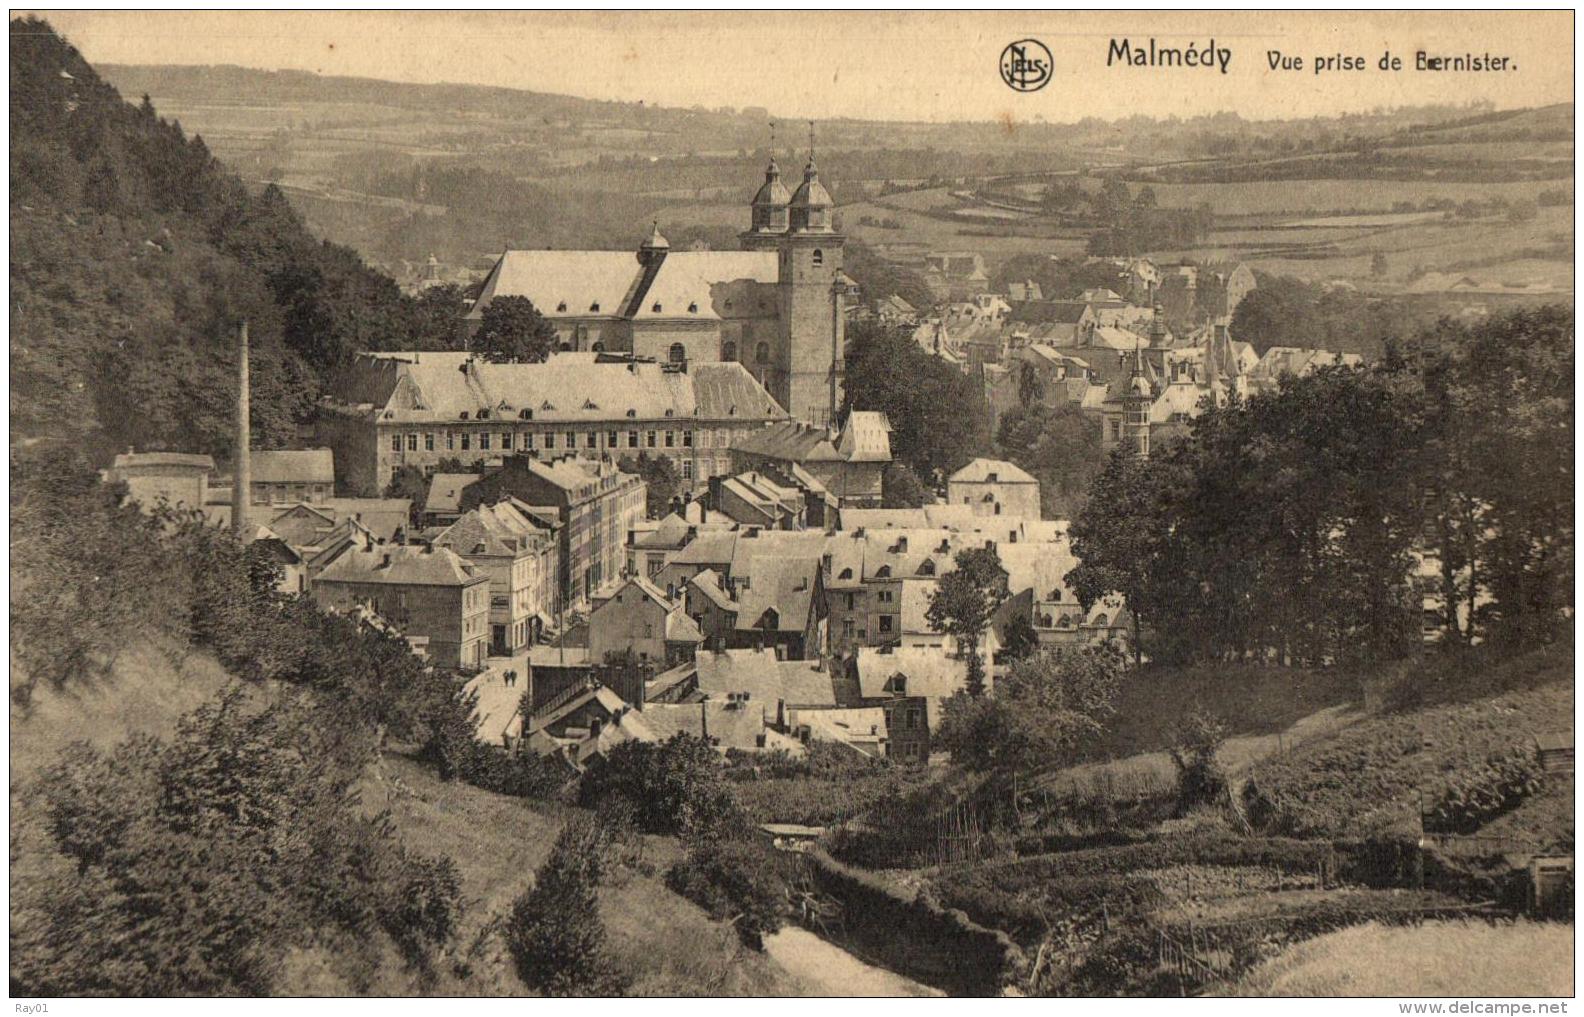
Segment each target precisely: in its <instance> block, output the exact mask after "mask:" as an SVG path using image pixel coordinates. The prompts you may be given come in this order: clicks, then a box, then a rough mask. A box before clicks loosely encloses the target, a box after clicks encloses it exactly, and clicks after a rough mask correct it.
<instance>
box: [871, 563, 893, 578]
mask: <svg viewBox="0 0 1584 1017" xmlns="http://www.w3.org/2000/svg"><path fill="white" fill-rule="evenodd" d="M875 578H876V579H890V578H891V566H889V565H882V566H880V567H879V568H878V569H876V570H875Z"/></svg>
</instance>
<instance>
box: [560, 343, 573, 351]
mask: <svg viewBox="0 0 1584 1017" xmlns="http://www.w3.org/2000/svg"><path fill="white" fill-rule="evenodd" d="M561 352H562V353H571V352H572V344H571V343H562V344H561Z"/></svg>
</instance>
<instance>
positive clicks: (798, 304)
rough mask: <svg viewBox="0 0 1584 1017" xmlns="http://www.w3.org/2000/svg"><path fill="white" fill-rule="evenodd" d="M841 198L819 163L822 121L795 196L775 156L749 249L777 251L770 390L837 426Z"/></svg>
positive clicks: (796, 411)
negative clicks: (834, 196) (835, 198)
mask: <svg viewBox="0 0 1584 1017" xmlns="http://www.w3.org/2000/svg"><path fill="white" fill-rule="evenodd" d="M833 211H834V203H833V202H832V201H831V196H830V192H829V191H827V190H826V189H825V186H824V185H823V184H821V183H820V179H819V168H818V167H817V166H816V165H815V162H814V126H813V124H810V125H809V157H808V164H807V165H806V166H805V167H804V168H803V182H802V183H801V184H799V185H798V189H797V190H796V191H795V192H793V193H792V194H791V195H790V196H788V195H787V192H786V188H785V187H783V186H782V184H781V171H780V168H779V167H778V166H777V165H776V162H775V159H774V157H773V156H772V158H771V160H770V165H769V166H768V167H767V168H766V170H765V182H764V185H763V186H761V187H760V188H759V193H758V194H756V195H755V196H754V200H753V219H752V225H751V227H750V228H749V229H748V230H747V231H746V232H745V233H743V234H742V245H743V247H744V249H746V250H751V251H766V250H773V251H775V252H776V255H777V259H778V261H777V271H776V279H777V282H776V289H777V295H778V301H777V303H778V308H779V312H780V313H779V319H780V320H779V328H778V335H777V339H778V341H777V343H776V348H775V350H774V351H773V352H772V357H771V360H772V367H771V370H770V371H769V372H768V373H767V381H768V387H769V389H770V394H771V395H773V396H774V397H775V398H776V401H777V402H779V403H780V404H781V405H782V406H784V407H785V408H786V410H787V412H789V413H790V414H792V416H793V417H794V418H795V419H797V420H802V421H804V422H806V423H810V424H815V425H819V426H822V427H830V426H834V424H835V420H834V408H835V406H836V405H839V404H840V400H841V371H842V363H843V357H844V355H845V351H844V349H843V345H844V340H845V329H844V327H843V320H842V313H841V293H842V289H843V287H842V286H841V282H842V280H844V279H845V276H843V275H842V272H841V267H842V244H843V243H844V242H845V241H846V238H845V237H843V236H842V235H841V234H840V233H837V232H836V230H835V227H834V224H833V222H832V215H833Z"/></svg>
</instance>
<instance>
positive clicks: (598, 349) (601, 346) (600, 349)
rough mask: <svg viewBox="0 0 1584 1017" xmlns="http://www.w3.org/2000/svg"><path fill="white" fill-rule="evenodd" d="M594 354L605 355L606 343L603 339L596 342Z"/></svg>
mask: <svg viewBox="0 0 1584 1017" xmlns="http://www.w3.org/2000/svg"><path fill="white" fill-rule="evenodd" d="M594 352H595V353H604V352H605V341H604V340H603V339H596V340H594Z"/></svg>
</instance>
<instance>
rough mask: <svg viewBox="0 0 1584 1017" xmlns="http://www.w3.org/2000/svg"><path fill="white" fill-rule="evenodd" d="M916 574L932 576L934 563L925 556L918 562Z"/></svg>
mask: <svg viewBox="0 0 1584 1017" xmlns="http://www.w3.org/2000/svg"><path fill="white" fill-rule="evenodd" d="M918 574H919V575H921V576H933V575H934V574H935V563H934V562H933V561H931V560H930V559H928V558H925V559H924V560H923V561H922V562H920V563H919V568H918Z"/></svg>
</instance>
